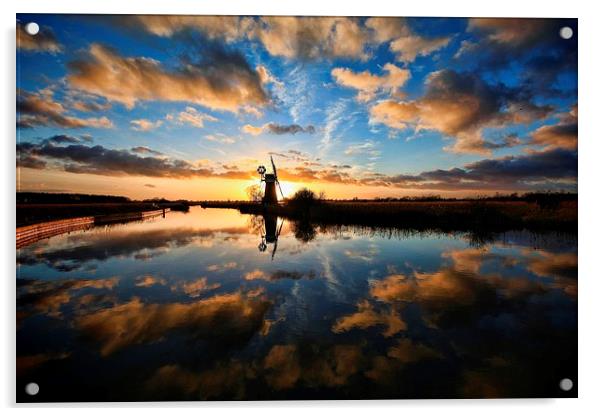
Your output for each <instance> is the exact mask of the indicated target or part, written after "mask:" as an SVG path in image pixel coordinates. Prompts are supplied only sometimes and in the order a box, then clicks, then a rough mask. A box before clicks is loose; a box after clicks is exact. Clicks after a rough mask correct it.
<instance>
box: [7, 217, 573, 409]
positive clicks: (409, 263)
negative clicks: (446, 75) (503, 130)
mask: <svg viewBox="0 0 602 416" xmlns="http://www.w3.org/2000/svg"><path fill="white" fill-rule="evenodd" d="M276 240H277V241H276ZM473 241H474V240H473V239H471V238H470V237H469V236H466V235H464V234H454V235H451V234H436V233H432V234H418V233H412V232H402V231H395V230H379V231H372V230H367V229H358V228H353V227H333V228H328V229H323V228H319V227H317V228H316V227H313V226H311V225H308V224H293V223H289V222H287V221H283V220H282V219H275V218H267V219H264V218H263V217H252V216H248V215H241V214H239V213H238V212H237V211H234V210H217V209H214V210H211V209H208V210H203V209H202V208H200V207H195V208H192V209H191V211H190V213H188V214H183V213H169V214H168V215H167V217H166V218H157V219H154V220H151V221H147V222H139V223H130V224H123V225H116V226H112V227H106V228H105V227H102V228H94V229H92V230H88V231H82V232H74V233H71V234H69V235H62V236H57V237H53V238H51V239H48V240H44V241H40V242H38V243H35V244H32V245H30V246H28V247H26V248H24V249H21V250H20V251H19V252H18V253H17V264H18V275H17V392H18V400H20V401H27V400H35V401H43V400H45V401H57V400H61V401H77V400H95V401H102V400H128V401H129V400H164V399H175V400H203V399H287V398H290V399H295V398H297V399H299V398H317V399H319V398H347V399H358V398H431V397H435V398H436V397H441V398H443V397H537V396H539V397H542V396H556V397H557V396H575V395H576V391H575V390H576V389H574V391H572V392H570V393H564V392H562V391H561V390H560V389H559V388H558V383H559V381H560V380H561V379H562V378H565V377H569V378H572V379H573V381H576V379H577V373H576V372H577V352H576V349H577V245H576V244H577V243H576V240H575V238H574V237H573V238H571V237H567V236H560V235H546V236H541V235H540V236H536V235H532V234H529V233H526V232H514V233H506V234H505V235H502V236H499V237H498V238H494V239H492V241H491V242H488V243H484V244H479V245H478V246H476V245H474V244H471V242H473ZM30 381H35V382H36V383H38V384H39V385H40V393H39V395H38V396H36V397H35V398H29V397H26V396H25V395H24V393H23V388H24V386H25V384H27V383H28V382H30Z"/></svg>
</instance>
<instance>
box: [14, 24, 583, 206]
mask: <svg viewBox="0 0 602 416" xmlns="http://www.w3.org/2000/svg"><path fill="white" fill-rule="evenodd" d="M19 19H20V21H21V22H22V23H19V25H18V31H17V32H18V33H17V40H18V51H17V56H18V62H19V72H18V78H19V84H18V90H17V115H18V118H17V127H18V135H17V139H18V140H17V165H18V174H17V190H18V191H32V192H66V193H94V194H114V195H124V196H127V197H130V198H133V199H147V198H153V197H160V198H167V199H188V200H202V199H224V200H227V199H245V198H246V188H248V187H249V186H252V185H254V184H256V183H258V180H259V178H258V176H257V173H256V168H257V166H258V165H261V164H266V163H267V162H268V161H269V156H270V155H273V156H274V158H275V160H276V162H277V164H278V168H279V170H280V177H281V183H282V186H283V190H284V194H285V196H287V197H288V196H291V195H292V194H293V193H294V192H295V191H296V190H298V189H300V188H303V187H307V188H310V189H312V190H314V191H315V192H321V191H323V192H324V193H325V194H326V195H327V196H328V197H330V198H334V199H351V198H354V197H357V198H377V197H394V198H399V197H404V196H420V195H433V194H437V195H441V196H443V197H471V196H477V195H493V194H495V193H514V192H518V193H524V192H533V191H559V190H560V191H570V192H576V190H577V186H576V183H577V182H576V180H577V104H576V99H577V95H576V83H575V77H574V74H575V73H576V72H575V71H576V60H573V57H574V56H573V55H572V54H573V53H574V52H573V48H574V45H575V44H576V43H575V42H576V39H575V37H574V38H573V39H570V40H566V39H562V38H561V37H560V36H558V30H559V28H561V27H562V26H564V25H565V24H567V23H570V24H571V25H574V26H575V25H576V22H575V21H574V20H571V19H527V20H524V19H462V18H451V19H429V18H346V17H333V18H304V17H238V16H150V15H149V16H146V15H140V16H95V17H85V16H78V15H69V16H60V15H51V14H49V15H43V14H41V15H19ZM30 20H32V21H33V20H35V21H37V22H39V23H40V27H41V31H40V33H39V34H38V35H36V36H37V38H35V39H37V42H34V41H33V39H34V37H33V36H31V35H29V34H27V33H26V31H25V30H24V28H23V26H22V25H23V24H24V23H26V22H28V21H30ZM107 29H110V30H107ZM567 54H568V55H567ZM560 56H563V59H562V60H559V57H560ZM567 57H568V58H567ZM34 60H35V63H34ZM39 66H43V67H44V68H45V73H44V74H40V73H38V72H37V70H36V68H38V67H39Z"/></svg>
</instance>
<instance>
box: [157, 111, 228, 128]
mask: <svg viewBox="0 0 602 416" xmlns="http://www.w3.org/2000/svg"><path fill="white" fill-rule="evenodd" d="M165 118H166V119H167V120H169V121H174V120H175V121H177V122H178V123H180V124H189V125H191V126H193V127H197V128H203V127H205V121H218V120H217V118H215V117H213V116H211V115H209V114H205V113H201V112H200V111H198V110H197V109H196V108H194V107H186V109H185V110H184V111H180V112H179V113H178V114H177V115H174V114H168V115H167V116H165Z"/></svg>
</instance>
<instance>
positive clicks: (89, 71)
mask: <svg viewBox="0 0 602 416" xmlns="http://www.w3.org/2000/svg"><path fill="white" fill-rule="evenodd" d="M68 68H69V74H68V75H67V82H68V83H69V85H70V86H71V87H72V88H75V89H78V90H82V91H84V92H87V93H90V94H95V95H99V96H102V97H105V98H106V99H107V100H109V101H115V102H119V103H121V104H123V105H125V106H126V107H128V108H132V107H134V106H135V105H136V104H137V103H138V102H139V101H184V102H189V103H194V104H198V105H202V106H205V107H208V108H211V109H214V110H225V111H231V112H238V111H241V110H242V111H251V109H253V108H255V109H256V107H263V106H265V105H266V104H268V102H269V97H268V95H267V93H266V92H265V91H264V89H263V86H262V84H261V79H260V76H259V74H258V73H257V72H256V71H255V70H254V69H252V68H251V67H250V66H249V64H248V63H247V61H246V60H245V58H244V57H243V56H242V55H241V54H239V53H237V52H230V51H226V50H223V49H220V48H219V47H217V46H215V45H209V46H207V47H206V49H205V50H204V51H203V53H202V58H199V60H198V62H195V61H192V60H190V59H187V61H186V62H183V65H181V66H180V67H179V68H176V69H166V68H164V67H163V66H162V65H161V64H160V63H159V62H158V61H156V60H154V59H151V58H145V57H124V56H121V55H119V54H118V52H117V51H115V50H113V49H111V48H108V47H106V46H103V45H100V44H92V45H91V46H90V47H89V51H88V53H87V54H85V55H84V56H83V57H81V58H80V59H78V60H75V61H72V62H70V63H69V64H68Z"/></svg>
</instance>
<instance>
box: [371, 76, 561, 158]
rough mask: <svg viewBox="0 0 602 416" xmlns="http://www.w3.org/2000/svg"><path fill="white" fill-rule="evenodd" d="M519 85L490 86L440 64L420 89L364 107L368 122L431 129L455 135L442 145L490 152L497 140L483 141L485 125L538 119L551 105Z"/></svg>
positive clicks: (521, 122) (393, 126)
mask: <svg viewBox="0 0 602 416" xmlns="http://www.w3.org/2000/svg"><path fill="white" fill-rule="evenodd" d="M530 99H531V97H530V96H528V95H525V92H524V91H521V90H520V89H512V88H509V87H506V86H504V85H503V84H497V85H490V84H487V83H486V82H484V81H483V80H482V79H481V78H479V77H478V76H477V75H475V74H472V73H458V72H455V71H453V70H449V69H445V70H440V71H436V72H433V73H431V74H430V75H429V76H428V77H427V80H426V93H425V94H424V95H423V96H422V97H421V98H419V99H417V100H413V101H394V100H385V101H381V102H379V103H377V104H376V105H374V106H372V107H371V108H370V117H371V122H372V123H382V124H385V125H387V126H388V127H390V128H394V129H406V128H414V129H415V130H421V129H429V130H431V129H432V130H437V131H439V132H441V133H442V134H444V135H446V136H450V137H453V138H455V142H454V144H453V145H452V146H450V147H446V148H445V149H446V150H449V151H452V152H455V153H475V154H491V149H492V148H496V147H500V144H499V143H497V144H496V143H492V142H488V141H487V140H485V139H484V138H483V136H482V131H483V129H484V128H485V127H504V126H508V125H513V124H524V123H529V122H532V121H535V120H541V119H543V118H545V117H546V116H547V115H548V114H550V113H551V111H552V107H551V106H547V105H544V106H538V105H535V104H533V103H531V102H530V101H529V100H530Z"/></svg>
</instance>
